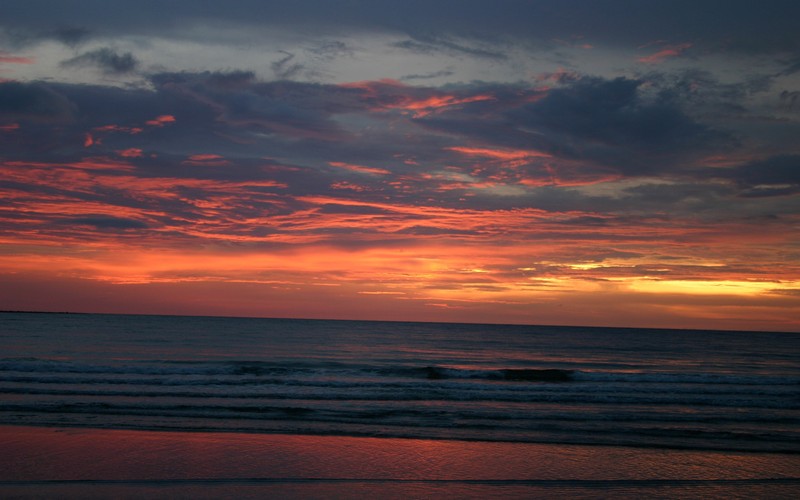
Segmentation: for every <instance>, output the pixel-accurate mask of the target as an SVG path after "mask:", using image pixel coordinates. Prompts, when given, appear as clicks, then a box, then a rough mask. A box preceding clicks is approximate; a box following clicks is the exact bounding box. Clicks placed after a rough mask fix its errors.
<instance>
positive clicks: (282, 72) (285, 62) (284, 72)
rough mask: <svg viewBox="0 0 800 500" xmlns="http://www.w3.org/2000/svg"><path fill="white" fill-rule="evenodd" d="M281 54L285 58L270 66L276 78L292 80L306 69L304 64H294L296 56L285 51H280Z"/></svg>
mask: <svg viewBox="0 0 800 500" xmlns="http://www.w3.org/2000/svg"><path fill="white" fill-rule="evenodd" d="M280 53H281V54H283V57H281V58H280V59H278V60H277V61H275V62H273V63H272V64H270V68H271V69H272V72H273V73H274V74H275V77H276V78H278V79H280V80H290V79H292V78H293V77H295V76H297V75H298V74H299V73H300V72H301V71H303V70H304V69H305V67H304V66H303V65H302V64H299V63H292V61H293V60H294V58H295V55H294V54H292V53H290V52H286V51H284V50H282V51H280Z"/></svg>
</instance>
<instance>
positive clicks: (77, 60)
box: [61, 47, 139, 74]
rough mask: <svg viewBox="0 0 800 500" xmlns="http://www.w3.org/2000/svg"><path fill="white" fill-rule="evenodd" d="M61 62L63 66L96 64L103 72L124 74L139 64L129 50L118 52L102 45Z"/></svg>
mask: <svg viewBox="0 0 800 500" xmlns="http://www.w3.org/2000/svg"><path fill="white" fill-rule="evenodd" d="M61 64H62V65H63V66H96V67H97V68H99V69H100V70H102V71H103V72H104V73H108V74H124V73H130V72H132V71H134V70H135V69H136V68H137V66H138V65H139V61H138V59H136V57H134V56H133V54H131V53H130V52H126V53H124V54H118V53H117V52H116V51H114V50H112V49H110V48H108V47H103V48H101V49H97V50H93V51H91V52H86V53H84V54H81V55H79V56H75V57H73V58H72V59H68V60H66V61H64V62H62V63H61Z"/></svg>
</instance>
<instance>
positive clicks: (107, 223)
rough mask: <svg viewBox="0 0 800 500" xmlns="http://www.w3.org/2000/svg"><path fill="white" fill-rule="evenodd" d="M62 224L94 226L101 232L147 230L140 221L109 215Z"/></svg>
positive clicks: (68, 220) (66, 221)
mask: <svg viewBox="0 0 800 500" xmlns="http://www.w3.org/2000/svg"><path fill="white" fill-rule="evenodd" d="M62 223H63V224H76V225H88V226H93V227H94V228H96V229H99V230H115V229H122V230H125V229H145V228H146V227H147V224H146V223H144V222H142V221H139V220H135V219H127V218H123V217H111V216H108V215H95V216H86V217H74V218H71V219H67V220H64V221H62Z"/></svg>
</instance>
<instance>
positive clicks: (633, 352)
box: [0, 313, 800, 452]
mask: <svg viewBox="0 0 800 500" xmlns="http://www.w3.org/2000/svg"><path fill="white" fill-rule="evenodd" d="M0 332H2V333H0V345H2V346H3V352H2V355H0V397H2V405H1V406H0V424H14V425H50V426H53V425H65V426H91V427H99V428H126V429H170V430H187V429H189V430H208V431H246V432H273V433H289V432H290V433H304V434H341V435H350V436H385V437H404V438H435V439H464V440H482V441H512V442H544V443H572V444H613V445H620V444H624V445H629V446H642V447H658V448H661V447H663V448H684V449H714V450H737V451H742V450H744V451H770V452H775V451H780V452H798V451H800V415H798V410H800V391H799V390H798V389H800V335H796V334H790V333H760V332H719V331H677V330H646V329H619V328H578V327H545V326H511V325H475V324H437V323H397V322H361V321H319V320H289V319H245V318H219V317H170V316H127V315H94V314H68V315H62V314H31V313H21V314H16V313H4V314H1V315H0Z"/></svg>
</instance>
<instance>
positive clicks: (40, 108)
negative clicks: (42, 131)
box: [0, 82, 75, 122]
mask: <svg viewBox="0 0 800 500" xmlns="http://www.w3.org/2000/svg"><path fill="white" fill-rule="evenodd" d="M74 110H75V107H74V105H73V104H72V103H71V102H70V101H69V100H68V99H67V98H66V97H65V96H63V95H61V94H60V93H58V92H56V91H54V90H53V89H52V88H51V87H50V86H47V85H45V84H41V83H19V82H0V116H2V118H3V119H6V120H32V121H47V122H52V121H64V120H67V119H69V118H71V117H72V115H73V112H74Z"/></svg>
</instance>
